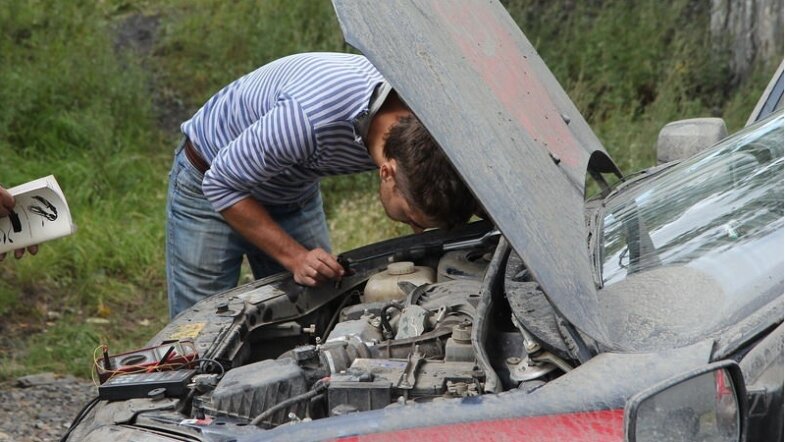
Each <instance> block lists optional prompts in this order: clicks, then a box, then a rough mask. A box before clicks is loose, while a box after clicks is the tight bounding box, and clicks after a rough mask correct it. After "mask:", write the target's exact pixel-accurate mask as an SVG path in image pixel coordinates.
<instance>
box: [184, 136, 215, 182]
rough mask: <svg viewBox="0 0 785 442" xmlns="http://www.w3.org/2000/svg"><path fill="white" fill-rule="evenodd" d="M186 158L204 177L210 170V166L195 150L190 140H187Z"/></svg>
mask: <svg viewBox="0 0 785 442" xmlns="http://www.w3.org/2000/svg"><path fill="white" fill-rule="evenodd" d="M185 157H186V158H188V161H189V162H190V163H191V165H193V166H194V167H195V168H196V170H198V171H199V172H201V173H202V175H204V173H205V172H207V170H208V169H209V168H210V165H209V164H207V161H205V160H204V158H202V155H201V154H200V153H199V151H197V150H196V149H195V148H194V145H193V144H191V140H189V139H188V138H186V139H185Z"/></svg>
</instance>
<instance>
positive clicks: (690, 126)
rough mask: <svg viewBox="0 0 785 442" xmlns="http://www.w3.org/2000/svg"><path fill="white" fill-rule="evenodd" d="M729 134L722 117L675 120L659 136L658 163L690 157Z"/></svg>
mask: <svg viewBox="0 0 785 442" xmlns="http://www.w3.org/2000/svg"><path fill="white" fill-rule="evenodd" d="M727 136H728V129H727V128H726V127H725V121H723V119H722V118H692V119H689V120H679V121H673V122H671V123H668V124H666V125H665V127H663V128H662V130H660V135H659V136H658V137H657V164H658V165H659V164H664V163H669V162H671V161H676V160H683V159H685V158H689V157H691V156H693V155H694V154H696V153H698V152H700V151H701V150H703V149H705V148H707V147H709V146H712V145H714V144H715V143H717V142H718V141H720V140H721V139H723V138H725V137H727Z"/></svg>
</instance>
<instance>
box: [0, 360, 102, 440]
mask: <svg viewBox="0 0 785 442" xmlns="http://www.w3.org/2000/svg"><path fill="white" fill-rule="evenodd" d="M96 394H97V390H96V387H95V386H94V385H93V383H92V382H90V381H85V380H81V379H76V378H74V377H72V376H65V377H63V376H58V375H54V374H52V373H41V374H36V375H31V376H24V377H21V378H19V379H17V380H15V381H12V382H6V383H0V442H6V441H14V442H16V441H19V442H28V441H29V442H42V441H58V440H60V437H61V436H62V435H63V433H65V432H66V430H67V429H68V427H69V425H70V424H71V421H72V420H73V419H74V417H75V416H76V415H77V414H78V413H79V410H81V409H82V407H83V406H85V404H87V403H88V402H89V401H90V400H91V399H93V398H94V397H95V396H96Z"/></svg>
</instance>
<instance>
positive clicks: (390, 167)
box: [379, 160, 397, 183]
mask: <svg viewBox="0 0 785 442" xmlns="http://www.w3.org/2000/svg"><path fill="white" fill-rule="evenodd" d="M396 166H397V164H396V163H395V160H387V161H385V162H383V163H382V164H381V165H380V166H379V178H380V179H381V180H382V181H389V180H392V182H393V183H395V173H396Z"/></svg>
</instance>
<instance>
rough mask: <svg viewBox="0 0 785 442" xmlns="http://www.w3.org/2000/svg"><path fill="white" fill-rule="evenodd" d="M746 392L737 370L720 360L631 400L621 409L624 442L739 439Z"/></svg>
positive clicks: (743, 425) (743, 427)
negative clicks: (622, 410)
mask: <svg viewBox="0 0 785 442" xmlns="http://www.w3.org/2000/svg"><path fill="white" fill-rule="evenodd" d="M746 425H747V391H746V390H745V388H744V380H743V377H742V373H741V369H740V368H739V366H738V365H737V364H736V363H735V362H734V361H721V362H717V363H714V364H711V365H708V366H705V367H701V368H699V369H696V370H693V371H691V372H688V373H685V374H683V375H679V376H676V377H674V378H671V379H669V380H667V381H665V382H662V383H660V384H658V385H655V386H654V387H652V388H649V389H648V390H645V391H643V392H641V393H638V394H637V395H635V396H633V397H632V398H631V399H630V400H629V401H627V405H626V407H625V408H624V427H625V428H624V431H625V439H624V440H625V441H627V442H650V441H651V442H653V441H658V442H676V441H687V440H690V441H693V440H694V441H703V440H706V441H709V440H711V441H722V442H726V441H727V442H738V441H741V440H743V439H744V434H745V430H746Z"/></svg>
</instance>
